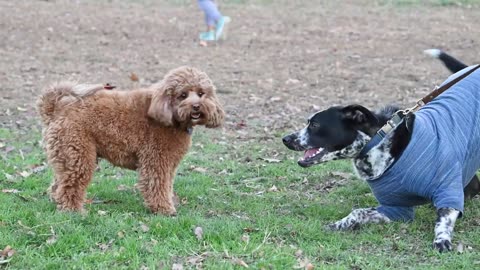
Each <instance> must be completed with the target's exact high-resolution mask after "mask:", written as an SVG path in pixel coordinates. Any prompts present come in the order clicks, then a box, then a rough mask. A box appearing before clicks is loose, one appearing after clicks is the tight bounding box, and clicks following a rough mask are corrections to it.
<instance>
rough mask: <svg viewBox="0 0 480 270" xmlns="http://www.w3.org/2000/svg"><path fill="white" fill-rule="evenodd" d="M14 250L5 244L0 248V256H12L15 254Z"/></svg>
mask: <svg viewBox="0 0 480 270" xmlns="http://www.w3.org/2000/svg"><path fill="white" fill-rule="evenodd" d="M15 252H16V251H15V250H14V249H13V248H12V247H11V246H6V247H5V248H4V249H3V250H2V253H1V256H2V257H5V258H8V257H12V256H13V254H15Z"/></svg>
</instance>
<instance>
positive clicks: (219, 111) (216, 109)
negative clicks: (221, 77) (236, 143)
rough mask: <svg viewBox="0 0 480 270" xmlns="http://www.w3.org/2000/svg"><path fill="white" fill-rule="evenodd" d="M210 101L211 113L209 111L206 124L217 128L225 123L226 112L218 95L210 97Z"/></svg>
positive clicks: (208, 126)
mask: <svg viewBox="0 0 480 270" xmlns="http://www.w3.org/2000/svg"><path fill="white" fill-rule="evenodd" d="M209 101H210V103H211V104H209V106H208V107H209V113H208V119H207V123H206V124H205V126H206V127H207V128H216V127H219V126H221V125H223V122H224V120H225V112H224V110H223V107H222V105H221V104H220V102H219V101H218V99H217V97H216V96H215V95H213V96H212V97H210V99H209Z"/></svg>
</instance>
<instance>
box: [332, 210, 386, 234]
mask: <svg viewBox="0 0 480 270" xmlns="http://www.w3.org/2000/svg"><path fill="white" fill-rule="evenodd" d="M381 222H385V223H387V222H390V219H389V218H388V217H387V216H385V215H384V214H382V213H380V212H378V211H377V210H375V208H374V207H371V208H360V209H355V210H353V211H352V212H351V213H350V214H349V215H348V216H346V217H344V218H343V219H341V220H339V221H337V222H335V223H332V224H329V225H327V228H328V229H331V230H352V229H357V228H359V227H360V225H363V224H367V223H381Z"/></svg>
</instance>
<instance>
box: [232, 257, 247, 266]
mask: <svg viewBox="0 0 480 270" xmlns="http://www.w3.org/2000/svg"><path fill="white" fill-rule="evenodd" d="M233 262H234V263H235V264H237V265H240V266H243V267H245V268H248V264H246V263H245V262H244V261H243V260H242V259H238V258H236V259H233Z"/></svg>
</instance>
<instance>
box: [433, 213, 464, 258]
mask: <svg viewBox="0 0 480 270" xmlns="http://www.w3.org/2000/svg"><path fill="white" fill-rule="evenodd" d="M459 215H460V211H458V210H456V209H453V208H440V209H438V210H437V216H438V217H437V221H436V222H435V239H434V240H433V248H435V249H437V250H438V251H440V252H444V251H451V250H452V234H453V228H454V227H455V221H456V220H457V218H458V216H459Z"/></svg>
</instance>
